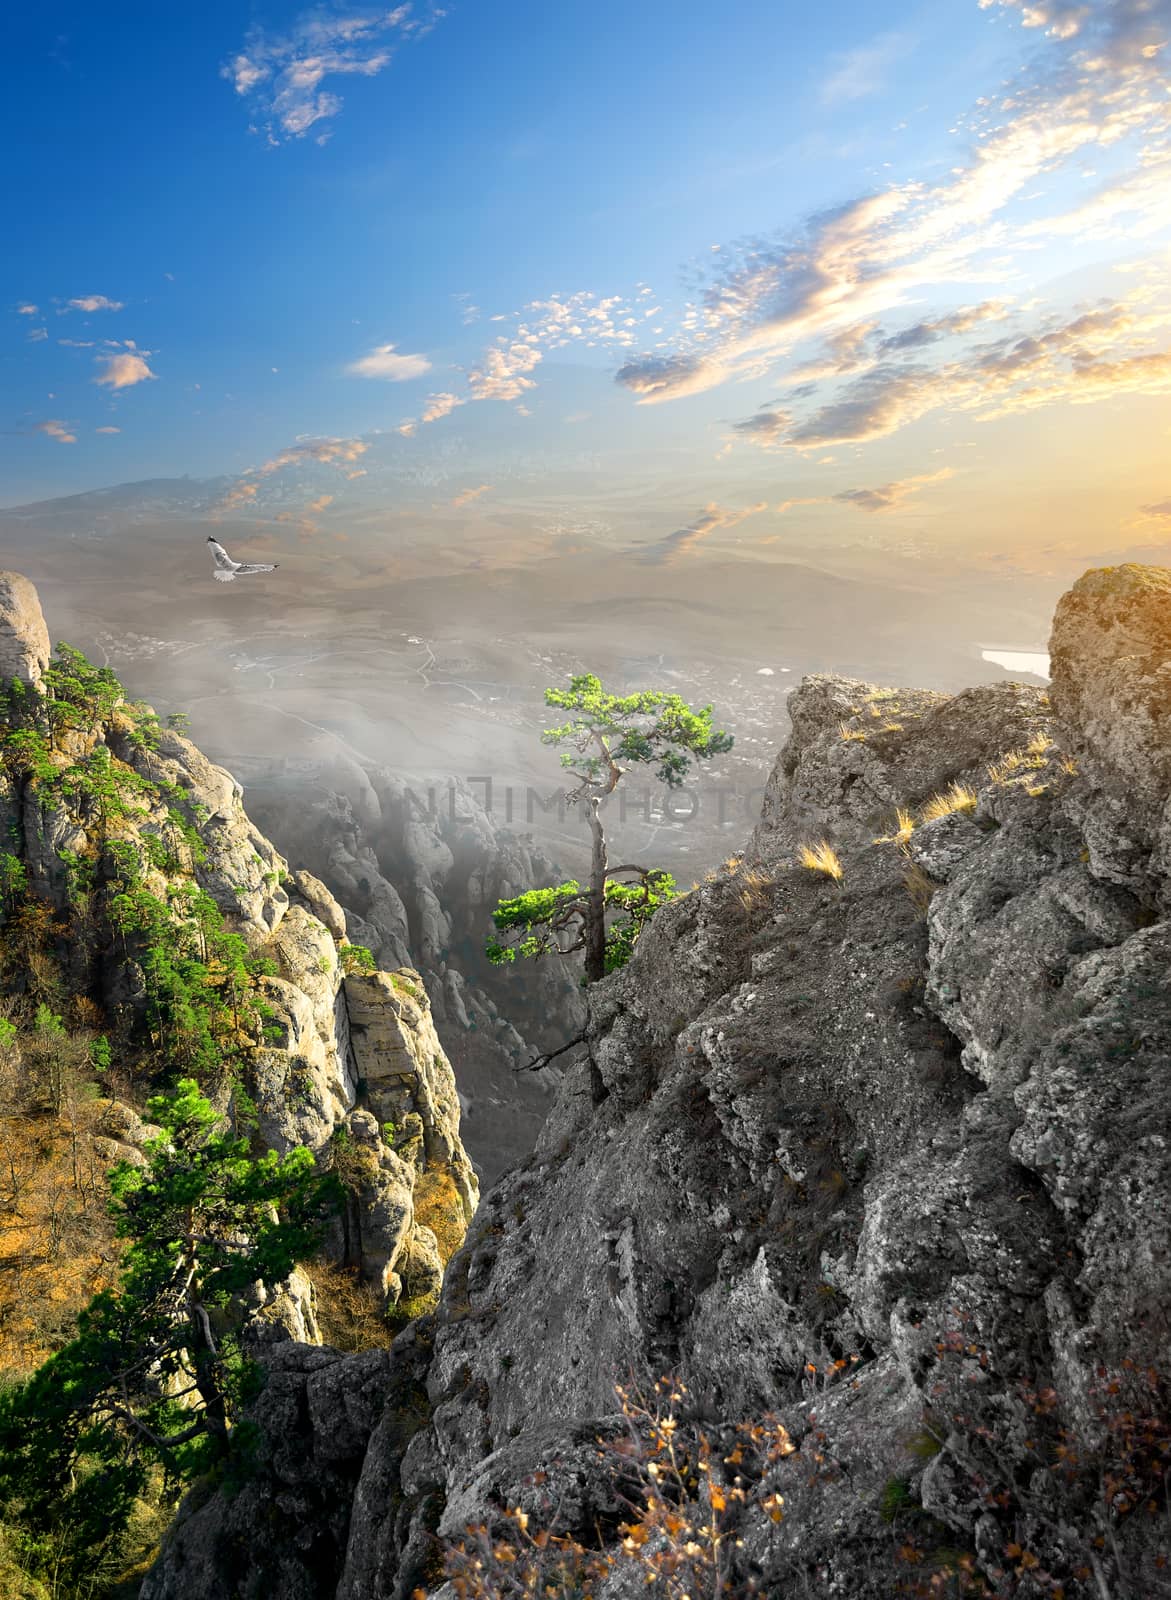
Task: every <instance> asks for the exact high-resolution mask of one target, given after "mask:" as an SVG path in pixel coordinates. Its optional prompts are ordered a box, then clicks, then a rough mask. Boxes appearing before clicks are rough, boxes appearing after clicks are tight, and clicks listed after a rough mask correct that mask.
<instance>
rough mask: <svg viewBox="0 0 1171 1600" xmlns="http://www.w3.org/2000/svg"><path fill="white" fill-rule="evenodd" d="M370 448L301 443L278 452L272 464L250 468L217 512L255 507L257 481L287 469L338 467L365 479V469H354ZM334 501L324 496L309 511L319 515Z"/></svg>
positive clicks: (346, 442) (349, 442) (356, 443)
mask: <svg viewBox="0 0 1171 1600" xmlns="http://www.w3.org/2000/svg"><path fill="white" fill-rule="evenodd" d="M369 448H370V446H369V444H368V443H367V441H366V440H365V439H298V441H297V443H296V444H292V445H290V446H289V447H288V449H287V450H281V451H279V452H278V453H277V454H276V455H275V456H273V457H272V458H271V459H270V460H268V461H264V462H262V463H261V464H260V466H258V467H249V468H248V470H247V472H245V473H242V474H241V479H240V482H239V483H237V484H235V485H234V486H233V487H232V488H231V489H229V490H228V492H227V494H226V495H225V496H224V498H223V499H222V500H221V501H220V503H219V506H218V508H217V510H218V511H220V512H223V511H232V510H235V509H236V508H237V507H239V506H247V505H253V504H255V502H256V499H257V496H258V495H259V493H260V484H259V482H258V481H257V480H259V479H261V478H271V477H272V476H273V474H274V473H276V472H283V471H284V470H285V468H286V467H302V466H313V465H317V466H323V467H337V469H338V470H339V471H340V472H341V473H342V474H343V476H345V477H346V478H362V477H365V472H364V470H363V469H362V468H358V467H355V466H354V463H355V462H356V461H359V460H360V459H361V458H362V456H364V455H365V454H366V451H367V450H368V449H369ZM332 500H333V496H332V495H324V496H322V497H320V498H319V499H318V500H316V501H314V502H313V503H312V504H311V505H310V506H309V507H308V510H309V511H311V512H312V511H320V510H323V509H324V507H325V506H327V505H329V504H330V503H331V502H332Z"/></svg>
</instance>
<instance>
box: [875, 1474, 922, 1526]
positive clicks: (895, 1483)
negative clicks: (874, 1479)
mask: <svg viewBox="0 0 1171 1600" xmlns="http://www.w3.org/2000/svg"><path fill="white" fill-rule="evenodd" d="M917 1507H918V1502H917V1501H916V1499H915V1497H914V1495H913V1494H912V1493H911V1485H910V1484H909V1483H908V1481H907V1479H906V1478H888V1479H887V1481H886V1483H885V1484H883V1487H882V1498H881V1500H880V1501H879V1515H880V1516H881V1517H882V1520H883V1521H884V1522H893V1521H894V1520H895V1518H896V1517H898V1516H899V1515H900V1514H901V1513H902V1512H904V1511H910V1510H912V1509H917Z"/></svg>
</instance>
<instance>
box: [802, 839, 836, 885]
mask: <svg viewBox="0 0 1171 1600" xmlns="http://www.w3.org/2000/svg"><path fill="white" fill-rule="evenodd" d="M797 865H798V866H799V867H805V868H806V869H807V870H808V871H809V872H820V873H821V874H822V876H823V877H826V878H832V879H833V881H834V882H835V883H841V881H842V877H843V868H842V863H841V858H840V857H839V855H838V853H837V851H836V850H835V849H834V847H833V845H832V844H830V843H829V841H828V840H827V839H821V840H819V841H818V843H817V844H812V845H810V844H803V845H802V846H801V849H800V850H799V851H798V853H797Z"/></svg>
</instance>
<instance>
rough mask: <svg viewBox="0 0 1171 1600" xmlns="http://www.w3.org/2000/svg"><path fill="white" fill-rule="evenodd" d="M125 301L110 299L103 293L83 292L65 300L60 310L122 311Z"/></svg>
mask: <svg viewBox="0 0 1171 1600" xmlns="http://www.w3.org/2000/svg"><path fill="white" fill-rule="evenodd" d="M124 309H125V303H124V302H123V301H121V300H111V299H109V298H108V297H107V296H106V295H104V294H83V295H80V296H78V298H77V299H76V300H67V301H66V302H65V305H64V308H63V310H62V313H61V314H62V315H64V312H65V311H122V310H124Z"/></svg>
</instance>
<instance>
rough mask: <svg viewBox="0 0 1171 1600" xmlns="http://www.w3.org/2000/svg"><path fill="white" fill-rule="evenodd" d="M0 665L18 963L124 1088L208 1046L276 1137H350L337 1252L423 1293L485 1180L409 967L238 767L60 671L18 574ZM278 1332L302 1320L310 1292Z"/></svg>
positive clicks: (2, 621) (109, 683)
mask: <svg viewBox="0 0 1171 1600" xmlns="http://www.w3.org/2000/svg"><path fill="white" fill-rule="evenodd" d="M0 671H2V672H3V681H2V687H3V690H4V710H3V721H2V723H0V736H2V737H0V756H2V761H0V840H3V850H4V852H5V853H4V855H3V857H2V865H3V869H4V895H5V903H4V906H3V911H4V914H5V924H6V925H5V929H4V936H5V943H6V945H7V947H8V951H9V953H10V954H11V955H12V958H13V960H12V963H11V964H12V967H13V973H12V976H13V981H14V982H16V983H17V984H18V986H19V985H23V986H24V987H25V989H26V990H27V991H28V997H29V998H30V1000H37V999H47V1000H52V1001H53V1003H54V1005H56V1004H58V1003H60V1002H62V1001H68V1002H69V1003H71V1004H74V1005H75V1004H76V1002H77V1001H78V999H79V998H80V999H82V1000H83V1001H84V1002H85V1004H87V1005H88V1007H89V1011H88V1013H87V1016H88V1018H89V1020H90V1021H91V1022H92V1024H93V1026H94V1027H95V1028H97V1029H100V1030H101V1031H103V1032H105V1033H106V1034H107V1035H108V1036H109V1037H110V1040H111V1042H112V1045H113V1047H114V1053H115V1060H114V1063H113V1067H112V1076H113V1077H114V1079H115V1080H116V1081H117V1082H119V1083H120V1084H122V1085H123V1086H124V1087H125V1086H128V1085H129V1086H133V1085H135V1084H138V1085H140V1086H150V1085H151V1084H152V1082H154V1083H157V1081H158V1079H157V1075H156V1076H155V1077H154V1078H153V1079H152V1073H154V1072H155V1071H156V1067H158V1066H159V1063H162V1064H163V1065H165V1066H166V1068H167V1069H168V1070H170V1071H171V1073H172V1076H173V1075H175V1073H176V1072H178V1071H181V1070H183V1069H184V1067H185V1066H187V1067H190V1068H191V1070H195V1069H194V1067H192V1066H191V1064H192V1063H198V1064H200V1069H201V1071H206V1072H208V1073H210V1075H211V1076H210V1078H209V1079H208V1080H207V1081H208V1082H209V1085H210V1086H211V1087H212V1088H213V1089H214V1090H215V1092H216V1093H217V1094H218V1095H219V1096H220V1098H221V1100H223V1103H224V1104H225V1105H226V1104H228V1098H227V1097H228V1096H229V1095H230V1094H231V1092H232V1087H233V1085H234V1084H239V1085H240V1086H241V1087H243V1088H244V1089H245V1090H246V1092H247V1095H248V1097H249V1099H250V1100H251V1101H253V1102H254V1104H255V1114H256V1116H257V1119H258V1123H259V1135H260V1137H261V1139H262V1140H263V1141H264V1142H265V1143H266V1144H268V1145H269V1146H270V1147H272V1148H275V1149H278V1150H282V1151H283V1150H287V1149H288V1148H290V1147H291V1146H293V1145H307V1146H309V1147H310V1148H311V1149H312V1150H313V1151H314V1152H315V1153H317V1154H318V1156H319V1159H321V1160H336V1159H340V1157H339V1152H342V1153H344V1154H345V1157H346V1161H347V1178H348V1180H349V1181H348V1187H349V1189H350V1203H349V1210H348V1213H347V1216H346V1218H345V1219H344V1222H343V1223H342V1224H339V1230H338V1237H337V1239H335V1240H334V1241H333V1246H334V1251H335V1254H336V1255H337V1257H338V1259H339V1260H341V1261H344V1262H346V1263H349V1264H353V1265H355V1266H357V1267H358V1268H360V1270H361V1271H362V1273H363V1274H364V1276H365V1277H366V1278H367V1279H368V1280H369V1281H371V1282H372V1283H373V1284H374V1285H375V1286H376V1287H377V1288H378V1290H380V1291H381V1292H382V1293H383V1294H384V1295H385V1297H386V1298H387V1300H388V1301H390V1302H391V1303H397V1302H398V1301H399V1300H400V1299H402V1298H404V1297H405V1298H406V1299H407V1300H408V1301H410V1302H411V1303H412V1304H413V1305H415V1306H419V1305H424V1304H427V1303H428V1301H429V1300H432V1299H434V1296H435V1294H436V1293H437V1292H438V1287H439V1282H440V1278H441V1275H442V1261H443V1259H445V1258H446V1256H447V1255H448V1254H450V1252H451V1249H452V1248H453V1247H454V1244H455V1243H456V1242H457V1239H458V1238H459V1237H462V1233H463V1229H464V1228H465V1227H466V1224H467V1222H468V1220H469V1219H470V1217H471V1215H472V1212H473V1210H474V1208H475V1204H476V1200H477V1183H476V1179H475V1176H474V1173H473V1171H472V1168H471V1164H470V1162H469V1160H468V1158H467V1156H466V1154H465V1152H464V1149H463V1146H462V1144H461V1142H460V1137H459V1101H458V1096H457V1093H456V1088H455V1078H454V1074H453V1072H452V1069H451V1065H450V1063H449V1061H448V1060H447V1058H446V1056H445V1055H444V1053H443V1050H442V1047H441V1046H440V1044H439V1041H438V1039H437V1037H436V1034H435V1030H434V1025H433V1022H432V1018H431V1014H430V1008H429V1005H428V1001H427V996H426V992H425V990H424V989H423V986H422V982H421V980H420V978H419V976H418V974H417V973H414V972H412V971H409V970H398V971H393V972H385V971H373V972H364V971H363V970H361V968H362V965H363V962H362V961H359V960H357V959H356V952H355V950H354V948H353V946H352V945H351V943H350V941H348V940H347V939H346V937H345V918H344V915H343V913H342V911H341V908H340V907H339V906H338V904H337V902H336V901H335V900H334V899H333V897H332V895H331V894H330V893H329V891H328V890H327V889H326V888H325V887H324V885H323V884H321V883H320V882H319V881H318V880H317V879H316V878H314V877H313V876H312V875H311V874H309V873H307V872H304V871H295V872H292V871H290V869H289V863H288V862H287V860H286V859H285V858H284V857H283V856H282V855H281V854H280V853H279V852H278V851H277V850H276V848H275V847H274V846H273V844H272V843H271V842H270V841H269V840H268V839H267V838H266V837H265V836H264V835H263V834H262V833H261V832H260V831H259V830H258V829H257V828H256V827H255V826H254V825H253V823H252V822H251V820H250V819H249V817H248V815H247V813H246V811H245V809H244V807H243V803H242V796H241V790H240V786H239V785H238V784H237V783H236V782H235V781H234V779H233V778H232V776H231V774H230V773H228V772H226V771H224V770H223V769H222V768H220V767H217V766H214V765H213V764H212V763H211V762H209V761H207V760H206V759H205V758H204V756H203V755H202V754H201V753H200V752H199V750H197V749H196V747H195V746H194V745H193V744H192V743H191V742H190V741H189V740H188V739H186V738H185V737H184V736H183V734H182V733H181V732H180V731H179V730H178V729H177V728H174V727H163V726H161V725H160V724H159V722H158V719H157V718H156V717H155V716H154V714H153V712H152V711H151V709H150V707H149V706H145V705H142V704H137V703H135V704H131V703H128V702H127V700H126V699H125V696H124V695H123V694H122V692H121V689H120V686H119V685H118V684H117V681H116V680H115V679H114V678H113V677H112V675H111V674H109V673H106V672H100V671H98V670H96V669H94V668H92V667H90V666H89V664H88V663H86V662H85V661H84V658H81V657H79V656H77V655H76V654H75V653H73V652H69V651H68V650H67V649H62V652H61V654H60V655H59V657H58V659H57V660H56V662H55V664H53V665H51V664H50V653H49V648H48V635H47V632H46V628H45V623H44V619H43V617H42V615H41V611H40V606H39V603H38V601H37V597H36V593H35V590H33V588H32V586H31V585H30V584H29V583H28V582H27V581H26V580H25V579H23V578H21V577H19V576H18V575H16V574H11V573H2V574H0ZM34 930H39V932H38V933H37V936H36V938H35V939H34V937H33V933H34ZM26 947H27V948H26ZM192 962H194V963H195V964H196V966H195V970H196V971H197V973H198V976H197V977H192V975H191V972H192V968H191V963H192ZM185 963H186V965H185ZM34 991H35V992H34ZM215 1017H218V1018H219V1019H220V1020H219V1023H218V1031H216V1029H215V1028H213V1026H212V1024H211V1023H209V1021H208V1019H209V1018H215ZM213 1032H214V1035H215V1036H214V1038H213V1037H212V1034H213ZM156 1058H157V1061H156ZM115 1116H116V1113H115ZM127 1116H129V1113H127ZM99 1154H100V1152H99ZM440 1241H442V1248H441V1243H440ZM302 1287H303V1288H304V1289H305V1290H306V1293H307V1286H302ZM302 1299H303V1300H304V1295H302ZM270 1313H271V1308H270ZM298 1319H299V1320H298ZM270 1320H271V1318H270ZM290 1326H292V1327H293V1328H295V1329H297V1330H303V1329H305V1328H306V1327H309V1328H311V1327H312V1326H313V1315H312V1306H311V1304H310V1303H304V1304H302V1306H301V1308H300V1310H298V1311H297V1312H296V1315H295V1317H294V1320H293V1322H292V1323H291V1324H290ZM270 1332H271V1329H270Z"/></svg>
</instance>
